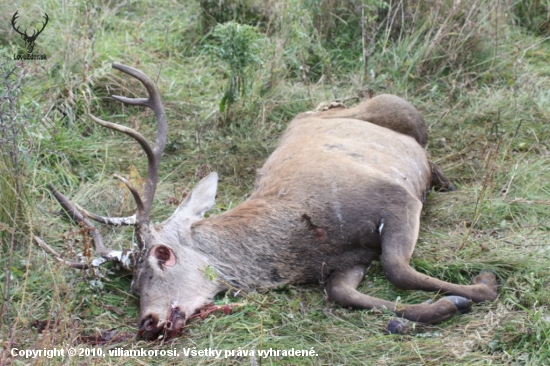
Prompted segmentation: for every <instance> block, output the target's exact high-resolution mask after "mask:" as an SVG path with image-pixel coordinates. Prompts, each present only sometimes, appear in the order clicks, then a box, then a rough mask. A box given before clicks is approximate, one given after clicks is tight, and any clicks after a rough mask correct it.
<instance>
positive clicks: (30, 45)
mask: <svg viewBox="0 0 550 366" xmlns="http://www.w3.org/2000/svg"><path fill="white" fill-rule="evenodd" d="M17 13H19V10H18V11H16V12H15V14H13V18H11V25H12V26H13V29H15V31H16V32H17V33H19V34H20V35H21V37H23V40H24V41H25V42H26V43H27V52H28V53H29V54H31V53H32V51H33V50H34V42H36V39H37V38H38V36H39V35H40V33H42V31H43V30H44V28H46V24H48V20H49V18H48V14H46V13H44V18H46V21H45V22H43V23H42V29H40V30H38V29H35V30H34V32H33V33H32V35H30V36H29V35H28V34H27V30H26V29H25V31H24V32H23V33H21V31H19V27H16V26H15V21H16V20H17V18H19V15H18V14H17Z"/></svg>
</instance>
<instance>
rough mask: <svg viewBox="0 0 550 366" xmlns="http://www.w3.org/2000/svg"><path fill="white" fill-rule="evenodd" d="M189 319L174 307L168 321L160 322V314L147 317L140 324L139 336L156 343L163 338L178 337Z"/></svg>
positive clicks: (169, 313) (151, 314) (167, 318)
mask: <svg viewBox="0 0 550 366" xmlns="http://www.w3.org/2000/svg"><path fill="white" fill-rule="evenodd" d="M186 320H187V318H186V317H185V312H184V311H182V310H181V309H180V308H179V307H177V306H176V307H172V308H171V309H170V311H169V312H168V316H167V317H166V320H164V321H162V320H159V316H158V314H155V313H150V314H148V315H145V316H144V317H143V318H142V319H141V320H140V322H139V330H138V334H139V335H140V336H141V337H143V338H144V339H145V340H148V341H154V340H156V339H159V337H161V336H162V338H163V339H169V338H173V337H175V336H177V335H178V334H179V333H180V331H181V330H182V329H183V327H184V326H185V322H186Z"/></svg>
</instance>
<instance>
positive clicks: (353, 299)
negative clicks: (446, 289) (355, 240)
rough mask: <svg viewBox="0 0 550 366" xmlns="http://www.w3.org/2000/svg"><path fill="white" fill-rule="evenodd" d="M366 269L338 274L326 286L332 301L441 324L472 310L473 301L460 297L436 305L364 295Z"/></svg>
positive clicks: (354, 269)
mask: <svg viewBox="0 0 550 366" xmlns="http://www.w3.org/2000/svg"><path fill="white" fill-rule="evenodd" d="M365 268H366V267H365V266H364V265H356V266H354V267H351V268H348V269H344V270H337V271H335V272H334V273H333V274H332V275H331V276H330V278H329V280H328V284H327V287H326V290H327V294H328V296H329V298H330V299H331V300H332V301H334V302H336V303H337V304H339V305H341V306H343V307H347V308H354V309H379V310H383V309H387V310H389V311H392V312H394V313H395V314H397V315H398V316H400V317H403V318H405V319H409V320H412V321H416V322H421V323H426V324H435V323H439V322H442V321H445V320H447V319H449V318H451V317H453V316H454V315H455V314H459V313H465V312H467V311H468V310H470V307H471V302H470V301H469V300H467V299H465V298H463V297H460V296H449V297H444V298H442V299H439V300H438V301H436V302H434V303H430V302H425V303H422V304H416V305H403V304H396V303H395V302H391V301H386V300H382V299H378V298H375V297H372V296H368V295H365V294H362V293H360V292H359V291H357V286H359V283H360V282H361V280H362V279H363V276H364V275H365Z"/></svg>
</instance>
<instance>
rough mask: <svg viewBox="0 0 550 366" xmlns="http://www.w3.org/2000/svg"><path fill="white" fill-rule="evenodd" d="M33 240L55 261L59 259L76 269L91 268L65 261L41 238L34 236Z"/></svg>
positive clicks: (84, 264)
mask: <svg viewBox="0 0 550 366" xmlns="http://www.w3.org/2000/svg"><path fill="white" fill-rule="evenodd" d="M33 239H34V241H35V242H36V243H37V244H38V245H39V246H40V247H41V248H42V249H44V250H45V251H46V252H48V253H50V254H51V255H52V256H54V258H55V259H57V260H58V261H60V262H62V263H65V264H66V265H68V266H69V267H72V268H76V269H89V268H90V266H89V265H88V264H86V263H82V262H71V261H67V260H65V259H63V257H61V255H60V254H59V253H57V252H56V251H55V250H54V249H53V248H52V247H50V246H49V245H48V244H46V242H45V241H44V240H42V238H40V237H39V236H36V235H33Z"/></svg>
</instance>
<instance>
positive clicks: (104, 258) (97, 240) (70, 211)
mask: <svg viewBox="0 0 550 366" xmlns="http://www.w3.org/2000/svg"><path fill="white" fill-rule="evenodd" d="M48 188H49V189H50V190H51V191H52V193H53V195H54V197H55V198H56V199H57V201H58V202H59V204H60V205H61V207H63V209H64V210H65V212H66V213H67V215H68V216H69V217H70V218H71V219H72V220H73V221H75V222H76V223H77V224H79V225H83V226H84V227H86V228H87V229H88V232H89V233H90V235H91V237H92V240H93V242H94V247H95V253H94V254H96V255H99V256H101V258H96V259H94V260H92V261H91V262H90V264H87V263H82V262H70V261H66V260H64V259H63V258H62V257H61V255H59V254H58V253H57V252H56V251H55V250H54V249H53V248H52V247H50V246H49V245H48V244H46V243H45V242H44V241H43V240H42V239H41V238H40V237H38V236H36V235H34V240H35V241H36V242H37V243H38V245H40V247H42V249H44V250H45V251H47V252H48V253H50V254H51V255H53V256H54V257H55V258H56V259H57V260H59V261H60V262H63V263H65V264H66V265H68V266H70V267H73V268H77V269H89V268H92V267H99V266H101V265H102V264H104V263H107V262H119V263H120V264H122V266H123V267H124V268H126V269H129V270H131V269H132V266H133V263H134V253H133V250H110V249H107V248H106V247H105V244H103V237H102V236H101V234H100V233H99V231H98V230H97V228H96V227H95V226H94V225H93V224H92V223H91V222H90V220H88V219H87V218H86V217H84V216H83V215H82V214H81V213H80V212H79V211H78V210H77V209H76V207H75V205H74V204H73V203H72V202H71V201H70V200H69V199H68V198H67V197H65V196H64V195H63V194H61V193H60V192H59V191H58V190H57V189H55V187H54V186H53V185H51V184H48Z"/></svg>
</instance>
